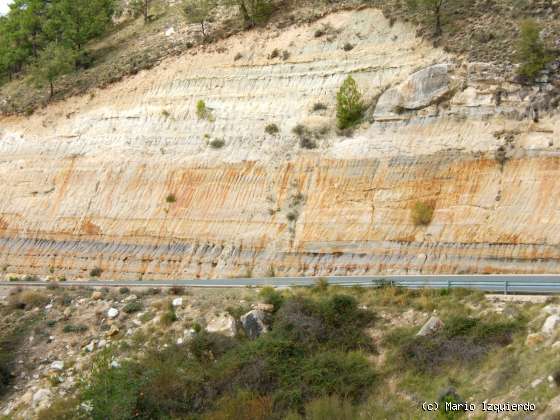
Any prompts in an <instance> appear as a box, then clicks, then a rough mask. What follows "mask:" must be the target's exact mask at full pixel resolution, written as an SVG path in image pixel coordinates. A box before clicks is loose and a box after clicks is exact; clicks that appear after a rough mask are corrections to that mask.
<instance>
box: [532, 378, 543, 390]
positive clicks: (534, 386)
mask: <svg viewBox="0 0 560 420" xmlns="http://www.w3.org/2000/svg"><path fill="white" fill-rule="evenodd" d="M542 381H543V380H542V378H538V379H535V380H534V381H533V382H531V388H536V387H538V386H539V385H540V384H542Z"/></svg>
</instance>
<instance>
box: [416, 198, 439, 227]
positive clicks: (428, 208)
mask: <svg viewBox="0 0 560 420" xmlns="http://www.w3.org/2000/svg"><path fill="white" fill-rule="evenodd" d="M433 217H434V205H433V204H432V203H429V202H424V201H417V202H416V203H414V207H413V208H412V223H414V226H428V225H429V224H430V223H431V222H432V218H433Z"/></svg>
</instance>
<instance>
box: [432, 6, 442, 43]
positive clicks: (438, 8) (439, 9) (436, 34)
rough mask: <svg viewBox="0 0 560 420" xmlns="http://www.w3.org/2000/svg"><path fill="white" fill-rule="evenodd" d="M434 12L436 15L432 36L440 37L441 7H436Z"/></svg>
mask: <svg viewBox="0 0 560 420" xmlns="http://www.w3.org/2000/svg"><path fill="white" fill-rule="evenodd" d="M434 12H435V14H436V31H435V33H434V35H435V36H440V35H441V32H442V31H441V5H437V6H436V8H435V10H434Z"/></svg>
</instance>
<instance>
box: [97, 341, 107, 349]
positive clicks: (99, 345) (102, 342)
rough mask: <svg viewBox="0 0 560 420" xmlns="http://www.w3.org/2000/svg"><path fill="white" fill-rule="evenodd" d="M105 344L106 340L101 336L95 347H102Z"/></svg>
mask: <svg viewBox="0 0 560 420" xmlns="http://www.w3.org/2000/svg"><path fill="white" fill-rule="evenodd" d="M106 345H107V340H105V339H103V338H102V339H101V340H99V343H97V347H98V348H100V349H102V348H103V347H105V346H106Z"/></svg>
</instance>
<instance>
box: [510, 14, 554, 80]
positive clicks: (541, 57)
mask: <svg viewBox="0 0 560 420" xmlns="http://www.w3.org/2000/svg"><path fill="white" fill-rule="evenodd" d="M540 32H541V27H540V26H539V25H538V24H537V23H536V22H535V21H534V20H532V19H527V20H524V21H523V22H522V23H521V25H520V34H519V40H518V43H517V59H518V61H519V63H520V66H519V69H518V74H519V75H520V76H522V77H525V78H527V79H529V80H534V79H535V77H536V76H537V75H538V74H539V72H540V71H541V70H543V69H544V68H545V67H546V65H547V64H548V63H549V62H550V61H551V57H550V55H549V54H548V53H547V51H546V48H545V46H544V43H543V41H542V40H541V38H540Z"/></svg>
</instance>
